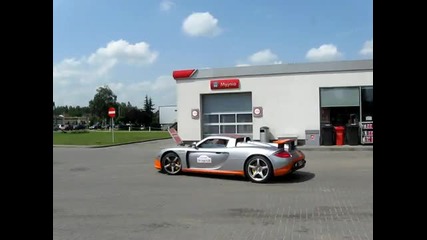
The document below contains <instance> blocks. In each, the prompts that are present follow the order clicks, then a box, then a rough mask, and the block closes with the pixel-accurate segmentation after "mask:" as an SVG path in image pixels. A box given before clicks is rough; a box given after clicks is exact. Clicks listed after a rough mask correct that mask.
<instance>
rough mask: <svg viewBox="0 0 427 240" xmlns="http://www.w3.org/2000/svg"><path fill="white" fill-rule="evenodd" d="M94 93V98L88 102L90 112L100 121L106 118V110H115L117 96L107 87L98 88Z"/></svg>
mask: <svg viewBox="0 0 427 240" xmlns="http://www.w3.org/2000/svg"><path fill="white" fill-rule="evenodd" d="M96 92H97V93H96V94H95V96H94V98H93V99H92V100H90V101H89V109H90V112H91V114H92V115H94V116H97V117H98V118H100V119H104V118H108V108H110V107H116V108H117V102H116V101H117V96H116V95H115V94H114V93H113V91H112V90H111V89H110V88H109V87H108V85H105V86H103V87H99V88H98V89H97V90H96Z"/></svg>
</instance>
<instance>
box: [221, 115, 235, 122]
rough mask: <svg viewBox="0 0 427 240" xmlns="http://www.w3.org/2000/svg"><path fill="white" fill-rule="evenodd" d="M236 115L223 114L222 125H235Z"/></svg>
mask: <svg viewBox="0 0 427 240" xmlns="http://www.w3.org/2000/svg"><path fill="white" fill-rule="evenodd" d="M235 122H236V114H221V123H235Z"/></svg>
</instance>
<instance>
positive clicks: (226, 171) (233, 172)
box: [182, 168, 245, 176]
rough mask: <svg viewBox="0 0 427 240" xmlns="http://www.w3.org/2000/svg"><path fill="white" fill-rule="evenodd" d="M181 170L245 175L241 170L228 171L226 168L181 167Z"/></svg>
mask: <svg viewBox="0 0 427 240" xmlns="http://www.w3.org/2000/svg"><path fill="white" fill-rule="evenodd" d="M182 171H183V172H192V173H209V174H218V175H238V176H245V174H244V172H243V171H228V170H212V169H193V168H186V169H182Z"/></svg>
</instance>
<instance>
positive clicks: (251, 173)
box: [245, 156, 273, 183]
mask: <svg viewBox="0 0 427 240" xmlns="http://www.w3.org/2000/svg"><path fill="white" fill-rule="evenodd" d="M245 173H246V176H248V177H249V179H250V180H251V181H252V182H257V183H264V182H267V181H268V180H270V178H271V177H272V176H273V167H272V166H271V163H270V161H269V160H268V159H267V158H266V157H263V156H253V157H251V158H250V159H249V160H248V161H247V162H246V164H245Z"/></svg>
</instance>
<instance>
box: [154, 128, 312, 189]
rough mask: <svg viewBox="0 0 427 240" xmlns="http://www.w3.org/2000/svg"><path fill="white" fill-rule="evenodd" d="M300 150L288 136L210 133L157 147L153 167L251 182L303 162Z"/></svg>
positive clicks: (258, 180)
mask: <svg viewBox="0 0 427 240" xmlns="http://www.w3.org/2000/svg"><path fill="white" fill-rule="evenodd" d="M305 163H306V160H305V155H304V153H303V152H301V151H300V150H298V149H297V148H296V146H295V144H294V142H293V140H291V139H280V140H278V141H276V142H274V143H262V142H256V141H251V139H250V138H248V137H243V136H228V135H224V136H210V137H207V138H205V139H203V140H201V141H199V142H197V143H196V142H195V143H193V144H192V145H191V146H177V147H172V148H166V149H163V150H161V151H160V153H159V154H158V155H157V157H156V159H155V160H154V167H155V168H156V169H158V170H159V171H160V172H163V173H166V174H170V175H175V174H179V173H182V172H194V173H209V174H220V175H238V176H242V177H247V178H249V179H250V180H251V181H252V182H257V183H264V182H268V181H269V180H270V179H271V178H272V177H277V176H283V175H286V174H289V173H292V172H294V171H295V170H297V169H300V168H303V167H304V166H305Z"/></svg>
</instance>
